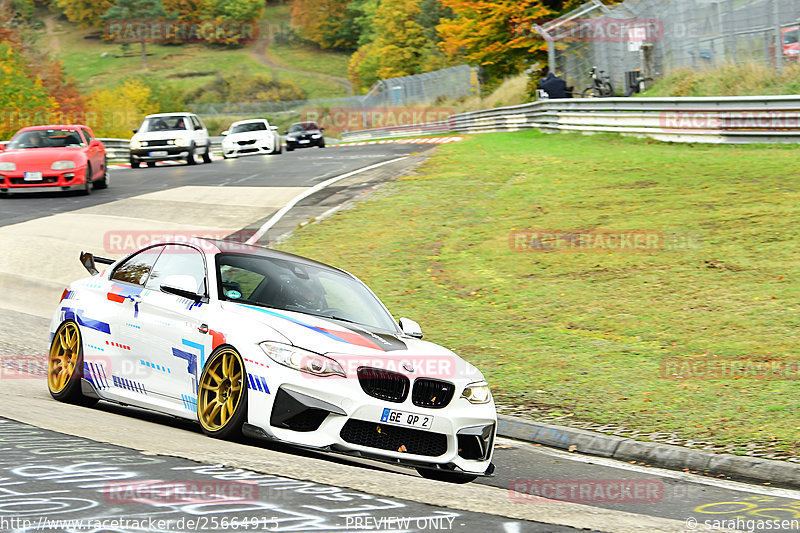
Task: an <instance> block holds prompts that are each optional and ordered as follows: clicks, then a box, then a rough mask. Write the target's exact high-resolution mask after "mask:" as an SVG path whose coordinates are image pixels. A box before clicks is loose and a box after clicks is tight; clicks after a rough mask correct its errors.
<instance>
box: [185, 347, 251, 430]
mask: <svg viewBox="0 0 800 533" xmlns="http://www.w3.org/2000/svg"><path fill="white" fill-rule="evenodd" d="M246 418H247V372H246V370H245V367H244V359H242V356H241V355H239V352H237V351H236V350H235V349H233V348H232V347H231V346H221V347H220V348H218V349H217V350H216V351H215V352H214V353H212V354H211V357H210V358H209V359H208V362H207V363H206V366H205V368H204V369H203V373H202V374H201V375H200V383H199V386H198V388H197V420H198V422H200V427H201V428H202V429H203V433H205V434H206V435H208V436H209V437H214V438H216V439H234V438H238V437H241V435H242V425H243V424H244V422H245V420H246Z"/></svg>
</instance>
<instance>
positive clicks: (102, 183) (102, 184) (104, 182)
mask: <svg viewBox="0 0 800 533" xmlns="http://www.w3.org/2000/svg"><path fill="white" fill-rule="evenodd" d="M94 188H95V189H108V160H107V159H104V160H103V177H102V178H100V179H99V180H97V181H96V182H94Z"/></svg>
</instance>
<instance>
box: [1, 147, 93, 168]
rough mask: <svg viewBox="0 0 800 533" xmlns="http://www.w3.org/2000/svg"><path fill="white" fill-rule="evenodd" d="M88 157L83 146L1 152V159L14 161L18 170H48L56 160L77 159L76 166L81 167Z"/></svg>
mask: <svg viewBox="0 0 800 533" xmlns="http://www.w3.org/2000/svg"><path fill="white" fill-rule="evenodd" d="M85 160H86V158H85V156H84V154H83V148H80V147H77V146H75V147H69V148H24V149H18V150H6V151H5V152H0V161H2V162H12V163H14V164H15V165H16V166H17V170H28V171H37V172H38V171H48V170H50V165H52V164H53V162H54V161H75V166H76V167H80V166H81V165H83V164H84V162H85Z"/></svg>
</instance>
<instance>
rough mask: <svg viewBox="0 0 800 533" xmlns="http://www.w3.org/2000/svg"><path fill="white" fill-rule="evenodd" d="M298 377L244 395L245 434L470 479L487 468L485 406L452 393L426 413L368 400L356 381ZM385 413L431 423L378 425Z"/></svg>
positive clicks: (489, 410) (489, 439)
mask: <svg viewBox="0 0 800 533" xmlns="http://www.w3.org/2000/svg"><path fill="white" fill-rule="evenodd" d="M279 373H282V372H279ZM303 380H304V378H300V379H299V380H298V379H294V380H292V382H291V383H288V382H284V383H283V384H281V385H280V386H275V388H274V389H272V391H271V392H272V394H269V395H267V396H265V395H261V394H250V395H248V398H249V410H248V428H249V432H250V434H251V435H253V436H258V437H262V438H267V439H273V440H279V441H283V442H289V443H292V444H295V445H299V446H303V447H307V448H315V449H322V450H326V451H334V452H339V453H345V454H348V455H353V456H358V457H364V458H370V459H375V460H379V461H385V462H391V463H395V464H400V465H404V466H411V467H419V468H433V469H444V470H448V471H452V472H460V473H465V474H472V475H491V473H492V471H493V467H492V464H491V459H492V452H493V447H494V439H495V436H496V430H497V429H496V428H497V415H496V411H495V408H494V404H493V403H492V402H490V403H488V404H482V405H475V404H471V403H469V402H468V401H467V400H465V399H462V398H460V397H459V396H460V392H461V391H457V392H458V394H457V395H456V396H455V397H454V398H453V399H452V400H451V402H450V404H448V405H447V406H446V407H444V408H440V409H431V408H424V407H419V406H417V405H413V403H412V400H411V399H410V397H409V398H408V399H407V400H406V401H405V402H402V403H393V402H386V401H382V400H379V399H376V398H373V397H370V396H368V395H367V394H365V393H364V392H363V391H362V389H361V387H360V385H359V382H358V380H356V379H345V378H341V379H339V378H318V379H313V381H311V380H310V381H309V383H308V384H305V383H302V381H303ZM298 381H300V383H298ZM270 388H272V387H270ZM385 409H393V410H399V411H403V412H406V413H412V414H419V415H422V416H430V417H432V418H433V421H432V423H431V427H430V429H428V430H423V429H416V428H411V427H406V426H399V425H395V424H388V423H385V422H381V417H382V414H383V413H384V410H385Z"/></svg>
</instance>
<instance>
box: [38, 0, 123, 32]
mask: <svg viewBox="0 0 800 533" xmlns="http://www.w3.org/2000/svg"><path fill="white" fill-rule="evenodd" d="M53 3H54V4H55V6H56V7H58V8H59V9H60V10H61V12H62V13H64V16H65V17H67V20H69V21H70V22H74V23H76V24H78V25H79V26H80V27H81V28H93V27H100V26H102V25H103V18H102V17H103V15H104V14H105V13H106V11H108V10H109V9H110V8H111V7H112V6H113V5H114V0H53Z"/></svg>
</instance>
